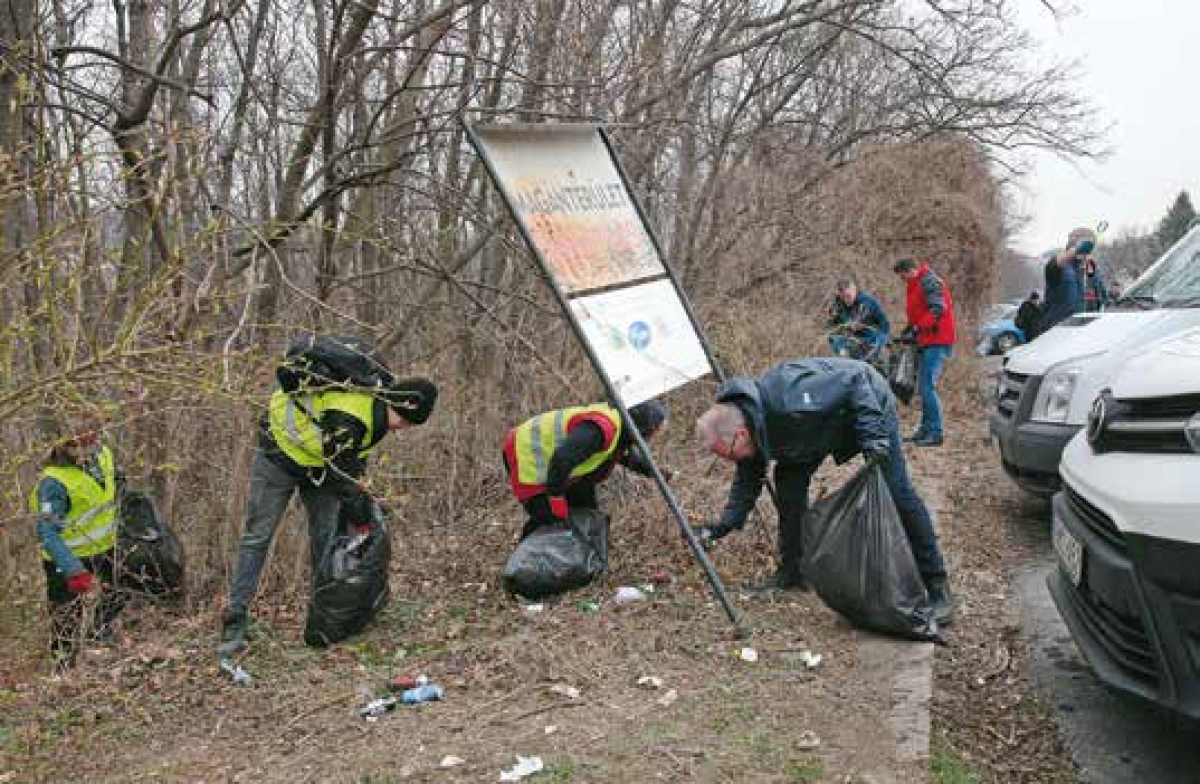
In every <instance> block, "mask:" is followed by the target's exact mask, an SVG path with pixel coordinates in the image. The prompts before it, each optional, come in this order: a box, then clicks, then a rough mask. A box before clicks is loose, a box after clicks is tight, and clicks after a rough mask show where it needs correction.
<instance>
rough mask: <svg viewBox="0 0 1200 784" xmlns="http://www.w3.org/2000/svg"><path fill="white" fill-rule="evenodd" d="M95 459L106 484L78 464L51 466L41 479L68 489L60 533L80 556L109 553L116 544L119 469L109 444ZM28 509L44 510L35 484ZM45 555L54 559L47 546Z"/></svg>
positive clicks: (43, 553) (101, 448) (38, 511)
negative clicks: (102, 483)
mask: <svg viewBox="0 0 1200 784" xmlns="http://www.w3.org/2000/svg"><path fill="white" fill-rule="evenodd" d="M96 461H97V463H99V465H100V475H101V476H103V477H104V485H103V486H101V485H100V483H99V482H97V481H96V480H95V479H93V478H92V476H91V475H90V474H89V473H88V472H87V471H84V470H83V469H82V468H79V467H78V466H49V467H47V468H45V469H43V471H42V474H41V475H42V478H48V479H54V480H57V481H58V482H61V483H62V486H63V487H65V488H66V490H67V498H68V500H69V501H70V502H71V509H70V511H68V512H67V519H66V525H65V526H63V530H62V533H61V536H62V539H63V541H64V542H66V545H67V547H69V548H71V552H72V553H74V554H75V555H77V556H78V557H80V558H87V557H88V556H91V555H99V554H100V553H106V552H108V551H109V550H111V549H113V547H115V546H116V544H117V470H116V466H115V465H114V463H113V455H112V452H111V451H110V450H109V448H108V447H106V446H102V447H100V451H99V452H98V453H97V454H96ZM29 508H30V509H31V510H32V511H33V513H34V514H39V513H40V512H41V511H42V510H41V509H40V508H38V500H37V488H36V487H34V488H33V492H32V493H30V495H29ZM42 558H45V559H46V560H47V561H49V560H52V559H51V558H50V553H48V552H47V551H46V550H45V548H43V549H42Z"/></svg>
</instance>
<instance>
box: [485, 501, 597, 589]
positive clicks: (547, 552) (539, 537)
mask: <svg viewBox="0 0 1200 784" xmlns="http://www.w3.org/2000/svg"><path fill="white" fill-rule="evenodd" d="M607 568H608V515H606V514H604V513H603V512H601V511H599V510H598V509H587V508H584V509H572V510H571V512H570V516H569V517H568V519H567V520H566V521H565V522H563V523H561V524H556V525H545V526H542V527H540V528H537V529H535V530H534V531H533V532H532V533H531V534H529V536H527V537H525V538H524V539H522V540H521V543H520V544H519V545H517V549H516V550H515V551H514V552H513V554H512V556H511V557H509V559H508V564H507V565H506V566H505V567H504V574H503V577H502V579H503V582H504V587H505V589H507V590H508V591H509V592H510V593H515V594H517V595H519V596H523V597H525V598H526V599H534V600H536V599H541V598H543V597H546V596H553V595H554V594H558V593H565V592H566V591H571V590H574V589H575V588H581V587H583V586H585V585H587V584H588V583H590V582H591V581H592V580H594V579H596V577H597V576H599V575H600V574H601V573H603V572H604V570H605V569H607Z"/></svg>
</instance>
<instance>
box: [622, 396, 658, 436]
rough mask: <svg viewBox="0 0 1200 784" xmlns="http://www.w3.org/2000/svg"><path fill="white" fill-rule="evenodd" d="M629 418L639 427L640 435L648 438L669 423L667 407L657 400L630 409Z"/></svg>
mask: <svg viewBox="0 0 1200 784" xmlns="http://www.w3.org/2000/svg"><path fill="white" fill-rule="evenodd" d="M629 418H630V419H632V420H633V424H635V425H637V429H638V432H639V433H641V434H642V435H643V436H648V435H650V434H651V433H653V432H654V431H655V430H658V429H659V428H660V427H662V426H663V422H666V421H667V407H666V406H664V405H663V404H662V403H659V402H658V401H657V400H647V401H646V402H645V403H638V404H637V405H636V406H634V407H633V408H631V409H629Z"/></svg>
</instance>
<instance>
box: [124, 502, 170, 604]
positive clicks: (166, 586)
mask: <svg viewBox="0 0 1200 784" xmlns="http://www.w3.org/2000/svg"><path fill="white" fill-rule="evenodd" d="M115 555H116V557H115V559H114V572H115V575H114V576H115V578H116V583H117V585H118V586H120V587H122V588H126V589H129V590H131V591H139V592H141V593H149V594H154V595H156V596H165V597H171V598H176V597H178V596H181V595H182V594H183V567H184V558H183V545H182V543H180V541H179V537H178V536H176V535H175V532H174V531H172V530H171V529H170V527H169V526H167V524H166V523H164V522H163V521H162V520H161V519H160V518H159V516H158V512H157V510H156V509H155V508H154V502H153V501H151V500H150V497H149V496H147V495H146V494H145V493H143V492H140V491H138V490H128V489H122V490H121V493H120V496H119V500H118V503H117V548H116V554H115Z"/></svg>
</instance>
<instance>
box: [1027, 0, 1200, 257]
mask: <svg viewBox="0 0 1200 784" xmlns="http://www.w3.org/2000/svg"><path fill="white" fill-rule="evenodd" d="M1075 4H1076V13H1074V14H1073V15H1071V16H1069V17H1066V18H1062V19H1059V20H1057V21H1056V20H1055V19H1054V17H1053V16H1052V15H1051V14H1050V13H1049V12H1047V11H1046V10H1045V8H1044V7H1043V6H1042V5H1041V4H1040V3H1039V2H1037V0H1024V2H1022V3H1021V4H1020V7H1021V8H1022V18H1023V19H1024V20H1025V23H1026V26H1027V28H1028V29H1029V31H1030V32H1031V33H1032V34H1033V35H1034V36H1036V37H1037V38H1039V39H1041V41H1042V42H1043V47H1046V48H1045V49H1044V51H1046V52H1057V53H1060V54H1067V53H1069V52H1071V51H1073V50H1074V51H1077V53H1078V59H1079V60H1080V64H1081V67H1082V71H1083V73H1082V75H1081V80H1080V83H1079V84H1080V87H1081V88H1082V89H1083V90H1084V91H1085V93H1086V95H1088V96H1089V97H1090V99H1091V100H1092V101H1093V103H1094V105H1095V106H1096V107H1097V108H1098V109H1099V111H1100V114H1101V116H1102V117H1103V118H1104V120H1105V121H1106V122H1107V123H1111V124H1112V126H1113V127H1112V130H1111V132H1110V134H1109V136H1108V139H1107V141H1108V146H1109V147H1110V148H1111V150H1112V155H1111V156H1110V157H1109V158H1108V159H1107V160H1104V161H1102V162H1100V163H1085V164H1081V165H1080V166H1078V167H1076V166H1073V165H1071V164H1068V163H1063V162H1062V161H1059V160H1058V159H1056V158H1054V157H1053V156H1050V155H1042V154H1039V155H1037V156H1035V157H1033V158H1032V159H1031V160H1032V164H1033V165H1032V167H1031V170H1030V174H1029V176H1028V177H1027V179H1026V181H1025V187H1024V189H1023V191H1022V192H1021V194H1020V195H1019V196H1020V198H1019V204H1020V206H1021V208H1022V209H1023V211H1024V212H1025V213H1026V214H1028V215H1029V216H1030V217H1031V219H1032V222H1031V223H1030V225H1029V226H1028V228H1027V229H1026V230H1025V231H1024V232H1023V233H1022V234H1021V235H1020V236H1019V237H1018V245H1019V247H1020V248H1021V249H1023V250H1026V251H1028V252H1031V253H1036V252H1038V251H1042V250H1045V249H1047V248H1051V247H1058V246H1061V244H1062V243H1063V242H1064V241H1065V240H1066V235H1067V232H1068V231H1069V230H1070V229H1071V228H1072V227H1073V226H1095V225H1096V224H1097V223H1098V222H1099V221H1101V220H1107V221H1108V224H1109V228H1108V234H1109V235H1110V236H1111V234H1113V233H1114V232H1115V231H1119V230H1120V229H1121V228H1123V227H1128V226H1137V227H1143V228H1146V227H1152V226H1153V225H1155V224H1156V223H1157V222H1158V219H1159V218H1161V217H1162V215H1163V213H1165V212H1166V210H1167V208H1168V207H1169V206H1170V205H1171V202H1173V201H1174V200H1175V197H1176V196H1177V195H1178V194H1179V191H1180V190H1187V191H1188V193H1189V194H1190V195H1191V196H1192V200H1193V203H1195V202H1196V199H1197V197H1200V96H1198V95H1197V92H1196V88H1197V85H1198V83H1200V47H1198V46H1197V43H1196V42H1197V36H1198V35H1200V0H1075Z"/></svg>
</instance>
